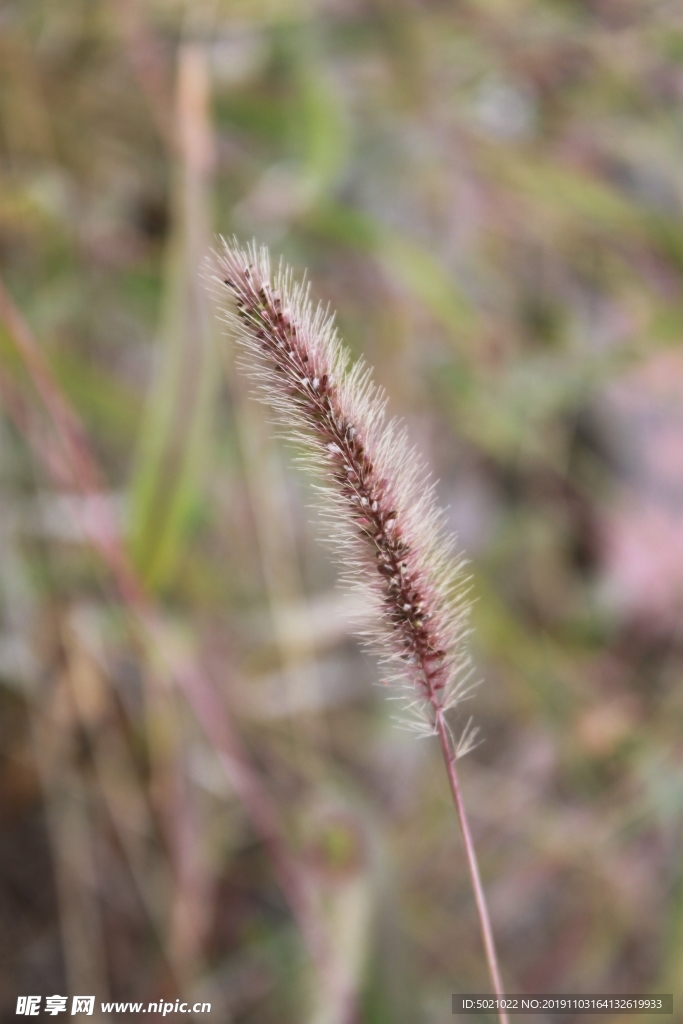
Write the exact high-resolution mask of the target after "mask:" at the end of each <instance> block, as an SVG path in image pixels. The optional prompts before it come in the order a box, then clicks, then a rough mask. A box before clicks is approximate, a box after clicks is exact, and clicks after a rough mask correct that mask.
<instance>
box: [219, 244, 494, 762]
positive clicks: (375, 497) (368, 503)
mask: <svg viewBox="0 0 683 1024" xmlns="http://www.w3.org/2000/svg"><path fill="white" fill-rule="evenodd" d="M216 265H217V268H218V272H217V274H216V277H215V281H216V284H217V287H218V290H219V294H220V293H221V292H223V293H224V291H225V290H226V289H227V291H228V293H229V295H230V297H231V302H230V303H229V305H228V308H227V309H225V310H224V319H225V322H226V323H227V324H228V327H229V328H230V332H231V334H232V335H233V336H234V337H235V339H236V340H237V342H238V343H239V345H240V346H241V349H242V355H241V359H240V362H241V365H242V366H243V367H244V368H245V369H246V370H247V372H248V373H249V375H250V376H251V377H252V378H253V379H254V380H255V381H256V383H257V385H258V391H259V397H260V398H261V399H262V401H263V402H265V403H266V404H267V405H268V406H269V407H270V408H271V409H272V410H273V411H274V412H275V414H276V416H277V419H278V422H279V424H280V425H281V426H282V427H283V428H284V433H285V435H286V437H287V438H288V439H289V440H291V441H294V442H295V443H296V444H297V445H298V446H300V448H301V449H302V450H303V452H304V456H305V460H306V462H307V463H308V464H310V465H311V466H312V467H313V468H314V469H315V470H316V471H317V476H318V478H319V480H320V481H321V483H320V485H319V487H318V490H319V493H320V498H321V510H322V515H323V517H324V521H325V523H326V525H327V527H328V528H329V536H330V539H331V542H332V544H333V546H334V550H335V553H336V556H337V558H338V560H339V562H340V563H341V566H342V570H343V578H344V579H345V580H346V582H347V583H348V584H349V585H350V586H351V587H352V588H354V589H356V590H360V591H361V592H362V594H363V597H364V606H365V607H367V606H368V605H369V606H370V609H371V613H370V614H369V616H368V619H367V622H365V623H364V624H363V626H362V628H361V629H359V633H360V634H361V636H362V637H363V639H364V640H365V641H366V642H368V643H369V645H370V646H371V648H372V649H373V650H374V651H375V652H376V654H377V655H378V656H379V658H380V660H381V663H382V669H383V673H384V675H383V682H385V683H386V684H388V685H389V686H390V687H391V689H392V691H393V694H392V695H393V696H394V698H395V699H397V700H398V701H399V702H400V705H401V708H402V714H401V715H400V716H399V721H400V722H402V724H404V725H406V726H408V727H409V728H411V729H414V730H416V731H417V732H418V733H420V734H423V735H432V734H434V732H435V726H436V723H437V721H439V720H443V718H444V715H445V713H446V712H447V711H448V710H449V709H451V708H453V707H455V705H457V704H458V703H459V702H460V701H462V700H463V699H464V698H465V697H466V696H467V695H468V693H469V691H470V690H471V688H472V686H471V683H470V678H471V671H472V670H471V666H470V659H469V656H468V654H467V650H466V639H467V634H468V613H469V602H468V600H467V596H466V593H465V590H464V586H463V582H464V581H463V575H462V572H463V561H462V559H461V558H459V557H458V556H457V554H456V551H455V548H454V543H453V540H452V539H451V538H449V537H448V535H447V533H446V531H445V529H444V516H443V513H442V512H440V511H439V509H438V508H437V506H436V503H435V499H434V485H433V483H430V480H429V477H428V473H427V470H426V468H425V466H424V464H423V462H422V461H421V460H420V459H419V458H418V456H417V454H416V452H415V450H414V449H412V448H411V447H410V445H409V442H408V438H407V434H406V430H405V428H404V427H403V426H401V424H400V423H399V422H397V421H396V420H393V419H392V420H389V419H388V418H387V415H386V399H385V397H384V393H383V392H382V390H381V389H380V388H378V387H377V386H376V385H375V384H374V383H373V381H372V379H371V374H370V371H369V369H368V368H367V367H366V365H365V364H364V363H363V362H362V361H359V362H356V363H352V362H351V359H350V356H349V353H348V351H347V350H346V348H345V347H344V346H343V345H342V343H341V341H340V339H339V336H338V334H337V331H336V328H335V326H334V318H333V317H332V316H330V315H329V312H328V311H326V310H324V309H323V308H322V306H320V305H318V306H314V305H313V303H312V302H311V301H310V298H309V287H308V286H307V285H305V284H302V283H297V282H295V281H294V279H293V276H292V272H291V270H290V269H289V268H287V267H284V266H283V265H282V264H281V265H280V267H279V269H278V270H277V272H276V273H274V274H273V273H272V272H271V267H270V259H269V255H268V250H267V249H265V248H257V247H256V245H252V246H250V247H249V248H247V249H243V248H241V247H240V246H239V245H238V244H237V243H236V242H235V241H233V242H231V243H228V242H226V241H225V240H222V245H221V249H220V251H219V253H218V254H217V263H216ZM475 735H476V730H474V729H472V727H471V720H470V722H469V723H468V725H467V726H466V728H465V730H464V731H463V733H462V735H461V737H460V740H459V742H457V743H456V744H455V745H454V751H455V754H456V756H462V755H463V754H465V753H467V751H468V750H470V749H471V748H472V746H473V744H474V739H475Z"/></svg>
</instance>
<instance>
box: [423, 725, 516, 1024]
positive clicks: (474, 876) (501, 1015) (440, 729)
mask: <svg viewBox="0 0 683 1024" xmlns="http://www.w3.org/2000/svg"><path fill="white" fill-rule="evenodd" d="M436 728H437V733H438V736H439V743H440V744H441V753H442V754H443V759H444V763H445V765H446V771H447V773H448V782H449V784H450V787H451V793H452V795H453V803H454V804H455V810H456V812H457V815H458V821H459V823H460V831H461V832H462V838H463V843H464V845H465V856H466V858H467V868H468V870H469V873H470V881H471V883H472V891H473V893H474V901H475V903H476V905H477V914H478V915H479V926H480V928H481V935H482V939H483V940H484V950H485V952H486V962H487V964H488V968H489V974H490V976H491V984H492V985H493V991H494V992H495V994H496V997H497V998H498V999H503V998H504V996H505V991H504V989H503V982H502V979H501V976H500V967H499V966H498V955H497V953H496V944H495V942H494V940H493V930H492V928H491V919H490V918H489V910H488V906H487V904H486V895H485V893H484V887H483V885H482V884H481V875H480V874H479V863H478V861H477V853H476V850H475V849H474V842H473V841H472V833H471V832H470V826H469V822H468V820H467V812H466V810H465V801H464V800H463V796H462V791H461V789H460V782H459V780H458V773H457V771H456V768H455V761H456V758H455V754H454V752H453V750H452V749H451V741H450V738H449V733H448V728H447V726H446V722H445V720H444V717H443V715H442V714H438V715H437V720H436ZM498 1019H499V1021H500V1024H508V1015H507V1011H506V1010H502V1009H499V1010H498Z"/></svg>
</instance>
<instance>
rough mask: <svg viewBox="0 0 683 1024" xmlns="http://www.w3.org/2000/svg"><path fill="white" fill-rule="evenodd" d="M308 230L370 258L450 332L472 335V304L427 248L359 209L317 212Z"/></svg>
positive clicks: (474, 321)
mask: <svg viewBox="0 0 683 1024" xmlns="http://www.w3.org/2000/svg"><path fill="white" fill-rule="evenodd" d="M306 226H307V227H308V228H309V229H310V230H313V231H314V232H315V233H316V234H320V235H322V236H323V237H325V238H328V239H331V240H332V241H335V242H343V243H345V244H347V245H350V246H353V247H355V248H358V249H363V250H365V251H367V252H370V253H372V254H374V255H375V256H376V257H377V258H378V259H379V260H380V262H381V263H382V264H383V265H384V266H385V268H386V270H387V271H388V273H389V275H390V276H391V277H392V278H393V279H394V280H395V281H397V282H398V283H399V284H400V285H402V287H404V288H405V289H407V291H409V292H410V294H412V295H413V296H414V297H415V298H416V299H417V300H418V301H419V302H420V303H422V305H423V306H424V307H425V308H426V309H427V310H429V312H430V313H431V314H432V315H433V316H434V318H435V319H436V320H437V321H438V322H439V323H441V324H442V325H443V326H444V327H445V328H446V329H447V330H448V331H449V332H450V333H454V334H456V335H457V336H458V337H460V336H461V335H462V334H463V333H464V332H468V331H471V330H473V329H474V328H475V327H476V325H477V320H478V315H477V311H476V309H475V307H474V305H473V304H472V303H471V302H470V300H469V299H468V297H467V296H466V295H465V293H464V292H463V291H462V290H461V289H460V288H459V287H458V285H457V283H456V282H455V281H454V280H453V278H452V277H451V276H450V275H449V274H448V273H447V271H446V270H445V269H444V267H443V265H442V264H441V263H440V261H439V260H438V259H437V257H435V256H434V255H433V254H432V253H431V252H429V250H428V249H426V248H425V247H424V246H422V245H420V244H419V243H417V242H415V241H413V240H412V239H409V238H407V237H406V236H404V235H402V234H401V233H399V232H398V231H394V230H392V229H390V228H386V227H384V226H383V225H382V224H380V223H378V221H376V220H374V219H373V218H372V217H369V216H368V215H367V214H365V213H363V212H362V211H360V210H354V209H351V208H350V207H345V206H341V205H336V204H327V205H325V206H324V207H321V208H319V209H317V210H316V211H315V212H314V213H313V214H312V215H311V216H310V218H308V219H307V222H306Z"/></svg>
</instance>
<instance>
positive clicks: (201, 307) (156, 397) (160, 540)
mask: <svg viewBox="0 0 683 1024" xmlns="http://www.w3.org/2000/svg"><path fill="white" fill-rule="evenodd" d="M179 136H180V138H181V152H182V153H183V161H182V167H181V168H179V169H177V185H176V188H175V190H174V193H173V208H172V224H173V225H174V229H173V230H172V234H171V239H170V242H169V253H168V260H167V267H166V285H165V299H164V312H163V320H162V330H161V342H160V365H159V368H158V372H157V375H156V378H155V380H154V382H153V384H152V388H151V391H150V395H149V399H148V403H147V408H146V413H145V417H144V421H143V425H142V430H141V435H140V439H139V449H138V459H137V464H136V468H135V473H134V477H133V480H132V485H131V518H130V525H129V529H130V538H131V547H132V552H133V557H134V558H135V561H136V564H137V565H138V567H139V569H140V571H141V573H142V574H143V576H144V578H145V580H146V582H147V584H148V586H150V587H151V588H155V587H159V586H163V585H164V584H165V583H167V582H168V580H169V578H170V576H171V575H172V572H173V569H174V567H175V565H176V564H177V560H178V556H179V554H180V552H181V549H182V544H183V539H184V536H185V534H186V530H187V527H188V524H189V520H190V518H191V515H192V513H193V512H194V510H195V509H196V508H197V505H198V503H199V501H200V498H201V487H202V484H203V480H204V477H205V472H206V467H207V462H208V452H209V447H210V436H211V423H212V417H213V407H214V399H215V395H216V382H217V379H218V374H217V368H216V363H215V360H216V350H215V345H214V343H213V328H212V321H211V318H210V316H209V311H208V309H207V299H206V295H205V289H204V286H203V283H202V281H201V280H200V277H199V274H200V271H201V267H202V264H203V260H204V258H205V255H206V252H207V251H208V248H209V229H208V223H207V208H208V182H207V176H208V170H209V167H210V164H211V153H210V145H211V141H210V140H211V131H210V126H209V122H208V80H207V74H206V67H205V60H204V55H203V53H202V51H201V49H200V47H198V46H194V45H185V46H183V47H182V48H181V51H180V70H179Z"/></svg>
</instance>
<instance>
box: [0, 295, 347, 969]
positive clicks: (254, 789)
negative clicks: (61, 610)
mask: <svg viewBox="0 0 683 1024" xmlns="http://www.w3.org/2000/svg"><path fill="white" fill-rule="evenodd" d="M0 322H2V323H3V324H4V326H5V329H6V331H7V333H8V335H9V337H10V338H11V340H12V341H13V342H14V345H15V347H16V349H17V352H18V353H19V355H20V356H21V359H22V362H23V363H24V366H25V369H26V370H27V373H28V375H29V378H30V379H31V381H32V383H33V386H34V387H35V389H36V391H37V392H38V394H39V395H40V397H41V399H42V401H43V405H44V406H45V409H46V411H47V413H48V415H49V417H50V420H51V422H52V425H53V427H54V430H55V432H56V434H57V436H58V439H59V442H60V445H61V447H62V449H63V454H64V461H65V464H66V466H67V467H68V469H69V470H70V475H71V484H72V486H74V487H75V488H76V489H77V490H78V491H79V492H80V494H81V496H82V497H83V498H84V499H87V500H88V501H90V502H91V503H92V501H93V499H95V504H94V508H95V515H94V516H92V515H88V516H86V517H84V520H85V521H84V523H83V526H84V532H85V534H86V536H87V539H88V541H89V543H90V544H91V546H92V547H93V548H94V549H95V550H96V551H97V552H98V554H99V555H100V557H101V558H102V560H103V562H104V563H105V565H106V566H107V568H108V569H109V571H110V572H111V575H112V577H113V578H114V580H115V582H116V585H117V588H118V590H119V593H120V596H121V599H122V601H123V603H124V605H125V607H126V608H127V610H128V611H129V613H130V614H131V615H132V617H133V619H134V621H135V623H136V624H137V627H138V630H139V633H140V635H141V637H142V640H143V642H144V643H145V645H146V647H147V649H148V650H149V651H150V652H153V654H154V656H155V658H156V659H157V661H158V662H159V663H160V664H161V665H163V667H164V668H165V670H166V671H167V672H168V674H169V676H170V678H172V679H173V680H174V681H175V684H176V686H177V687H178V689H179V690H180V691H181V692H182V693H183V695H184V697H185V699H186V700H187V702H188V704H189V706H190V707H191V708H192V710H193V712H194V714H195V716H196V718H197V720H198V722H199V723H200V725H201V727H202V729H203V730H204V732H205V734H206V736H207V738H208V740H209V742H210V743H211V744H212V746H213V747H214V748H215V750H216V752H217V754H218V756H219V759H220V761H221V764H222V766H223V768H224V770H225V772H226V775H227V777H228V779H229V781H230V783H231V785H232V787H233V789H234V790H235V793H236V794H237V796H238V799H239V800H240V802H241V804H242V806H243V807H244V810H245V813H246V815H247V817H248V818H249V820H250V821H251V824H252V826H253V828H254V831H255V833H256V834H257V835H258V836H259V838H260V839H261V841H262V842H263V843H264V846H265V847H266V849H267V850H268V853H269V855H270V857H271V861H272V863H273V867H274V870H275V872H276V875H277V878H278V882H279V884H280V888H281V890H282V893H283V895H284V897H285V899H286V900H287V903H288V905H289V908H290V910H291V912H292V915H293V918H294V920H295V922H296V924H297V926H298V928H299V931H300V933H301V935H302V938H303V940H304V942H305V944H306V947H307V950H308V952H309V954H310V956H311V959H312V961H313V963H314V964H315V965H316V968H317V970H318V973H319V974H320V975H321V976H325V975H326V974H327V973H328V971H329V962H328V956H327V946H328V943H327V939H326V936H325V933H324V929H323V927H322V924H321V922H320V920H319V915H318V911H317V907H316V905H315V900H314V896H313V893H312V890H311V886H310V885H309V884H308V880H307V878H306V874H305V871H304V870H303V868H302V867H301V865H300V864H299V863H298V862H297V860H296V859H295V858H294V857H293V855H292V853H291V851H290V849H289V846H288V843H287V840H286V839H285V837H284V835H283V831H282V825H281V822H280V816H279V814H278V811H277V809H276V807H275V804H274V802H273V800H272V799H271V797H270V794H269V793H268V791H267V789H266V788H265V786H264V785H263V783H262V781H261V779H260V777H259V775H258V773H257V772H256V769H255V768H254V767H253V766H252V764H251V762H250V759H249V756H248V754H247V752H246V750H245V749H244V747H243V745H242V743H241V741H240V739H239V737H238V735H237V733H236V732H235V729H234V728H233V726H232V723H231V721H230V719H229V716H228V712H227V710H226V708H225V707H224V706H223V704H222V702H221V701H220V699H219V698H218V695H217V694H216V692H215V688H214V687H213V685H212V683H211V681H210V680H208V679H207V678H206V677H205V674H204V672H203V670H202V669H201V667H200V666H199V665H197V664H195V663H194V662H193V661H192V660H191V659H188V660H187V661H186V662H185V663H184V664H183V665H182V666H178V665H176V664H174V663H172V662H171V661H170V659H169V658H168V657H166V656H165V655H164V651H163V647H162V644H161V643H160V641H159V638H160V636H161V632H162V624H161V622H160V620H159V617H158V614H157V613H156V611H155V609H154V607H153V605H152V603H151V601H150V599H149V597H148V595H147V593H146V590H145V587H144V584H143V583H142V581H141V580H140V578H139V576H138V574H137V572H136V569H135V567H134V565H133V564H132V562H131V560H130V558H129V555H128V552H127V550H126V547H125V544H124V542H123V538H122V537H121V535H120V531H119V529H118V524H117V523H116V519H115V517H114V515H113V512H112V510H111V507H110V504H109V501H108V498H107V496H106V494H105V493H104V491H103V485H102V481H103V476H102V473H101V471H100V468H99V465H98V463H97V460H96V458H95V456H94V454H93V453H92V451H91V449H90V445H89V443H88V440H87V434H86V431H85V430H84V428H83V426H82V424H81V422H80V420H79V418H78V416H77V414H76V412H75V410H74V409H73V408H72V407H71V405H70V403H69V401H68V399H67V398H66V396H65V395H64V394H63V392H62V390H61V388H60V385H59V383H58V382H57V380H56V379H55V377H54V374H53V373H52V370H51V368H50V366H49V364H48V362H47V360H46V359H45V357H44V356H43V353H42V351H41V349H40V346H39V344H38V342H37V340H36V339H35V337H34V335H33V332H32V331H31V328H30V327H29V325H28V323H27V322H26V320H25V318H24V317H23V314H22V313H21V311H20V310H19V309H18V308H17V306H16V305H15V303H14V302H13V300H12V299H11V297H10V295H9V293H8V292H7V290H6V288H5V286H4V284H3V282H2V281H0ZM0 383H1V384H2V386H1V387H0V400H5V399H6V400H7V404H6V411H7V412H8V414H9V415H10V416H12V418H13V419H15V423H16V426H17V429H18V430H19V431H20V432H21V433H22V436H24V437H26V440H27V441H28V442H29V443H32V450H33V453H34V455H35V456H36V458H37V459H38V461H40V462H41V463H42V464H43V466H44V468H45V469H46V471H47V472H48V474H49V475H51V476H53V477H54V476H55V462H54V459H52V458H49V457H48V455H49V453H50V449H49V448H47V447H44V446H42V445H40V444H39V443H37V442H38V440H39V437H40V432H39V431H38V430H36V429H35V428H32V427H30V424H29V420H30V411H29V407H28V405H27V403H25V402H24V401H23V399H22V397H21V395H20V393H19V392H18V391H17V389H16V388H14V387H13V386H12V384H11V382H10V381H9V379H4V380H2V381H1V382H0ZM56 483H57V485H58V486H63V484H64V480H63V478H62V477H61V476H60V477H58V478H56Z"/></svg>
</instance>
